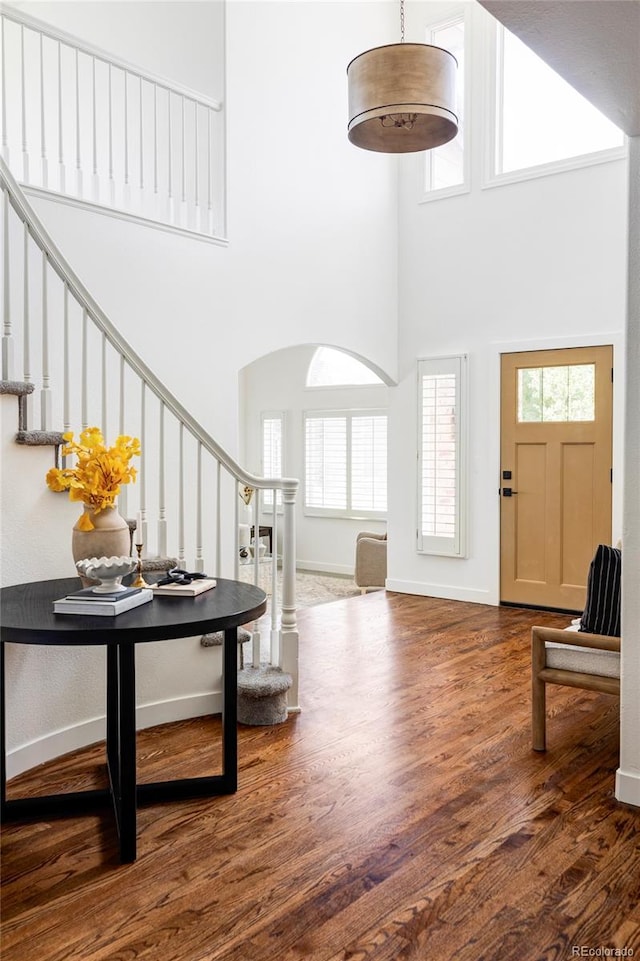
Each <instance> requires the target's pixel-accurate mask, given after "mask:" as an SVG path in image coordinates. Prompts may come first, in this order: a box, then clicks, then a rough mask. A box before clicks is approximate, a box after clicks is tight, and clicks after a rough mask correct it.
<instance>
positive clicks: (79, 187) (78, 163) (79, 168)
mask: <svg viewBox="0 0 640 961" xmlns="http://www.w3.org/2000/svg"><path fill="white" fill-rule="evenodd" d="M75 55H76V56H75V61H76V62H75V71H76V194H77V195H78V197H82V189H83V188H82V160H81V156H80V74H79V67H78V48H77V47H76V50H75Z"/></svg>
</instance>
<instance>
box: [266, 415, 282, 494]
mask: <svg viewBox="0 0 640 961" xmlns="http://www.w3.org/2000/svg"><path fill="white" fill-rule="evenodd" d="M283 436H284V415H283V414H282V413H281V412H280V411H277V412H275V413H264V414H263V415H262V475H263V477H282V465H283V462H284V456H283V449H282V448H283ZM276 503H277V506H278V507H280V506H281V505H282V491H278V492H277V501H276ZM262 506H263V508H264V510H273V491H272V490H266V491H265V492H264V494H263V499H262Z"/></svg>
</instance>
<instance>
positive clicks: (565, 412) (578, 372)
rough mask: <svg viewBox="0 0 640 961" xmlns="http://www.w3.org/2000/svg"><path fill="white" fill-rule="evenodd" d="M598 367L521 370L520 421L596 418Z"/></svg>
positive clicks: (541, 421)
mask: <svg viewBox="0 0 640 961" xmlns="http://www.w3.org/2000/svg"><path fill="white" fill-rule="evenodd" d="M595 374H596V367H595V364H568V365H566V366H564V367H522V368H520V370H518V422H519V423H543V422H544V423H549V422H552V421H556V422H558V421H564V422H568V421H585V420H594V419H595Z"/></svg>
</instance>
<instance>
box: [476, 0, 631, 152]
mask: <svg viewBox="0 0 640 961" xmlns="http://www.w3.org/2000/svg"><path fill="white" fill-rule="evenodd" d="M479 2H480V3H481V4H482V6H483V7H485V8H486V9H487V10H488V11H489V13H491V14H493V16H494V17H495V18H496V19H497V20H499V21H500V22H501V23H503V24H504V25H505V27H507V28H508V29H509V30H510V31H511V32H512V33H514V34H516V36H518V37H520V39H521V40H522V41H523V42H524V43H526V44H527V46H528V47H530V48H531V49H532V50H533V51H534V52H535V53H537V54H538V56H540V57H542V59H543V60H544V61H545V62H546V63H548V64H549V66H550V67H552V68H553V69H554V70H555V71H556V73H558V74H560V76H562V77H564V79H565V80H566V81H567V82H568V83H570V84H571V85H572V86H573V87H575V89H576V90H578V91H579V93H581V94H582V95H583V96H584V97H586V98H587V100H589V101H590V102H591V103H592V104H593V105H594V106H596V107H597V108H598V109H599V110H600V111H601V112H602V113H603V114H605V116H607V117H608V118H609V119H610V120H612V121H613V123H615V124H616V126H618V127H620V128H621V129H622V130H624V132H625V133H626V134H627V135H628V136H631V137H632V136H638V135H640V0H479Z"/></svg>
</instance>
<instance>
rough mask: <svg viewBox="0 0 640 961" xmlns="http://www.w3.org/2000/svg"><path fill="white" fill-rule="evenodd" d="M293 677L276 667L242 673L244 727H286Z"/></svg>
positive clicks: (240, 710)
mask: <svg viewBox="0 0 640 961" xmlns="http://www.w3.org/2000/svg"><path fill="white" fill-rule="evenodd" d="M292 683H293V680H292V677H291V675H290V674H285V672H284V671H283V670H282V669H281V668H279V667H274V666H273V665H272V664H261V665H260V667H245V668H243V670H241V671H238V721H239V723H240V724H249V725H266V724H282V723H283V721H286V720H287V691H288V690H289V688H290V687H291V685H292Z"/></svg>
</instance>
